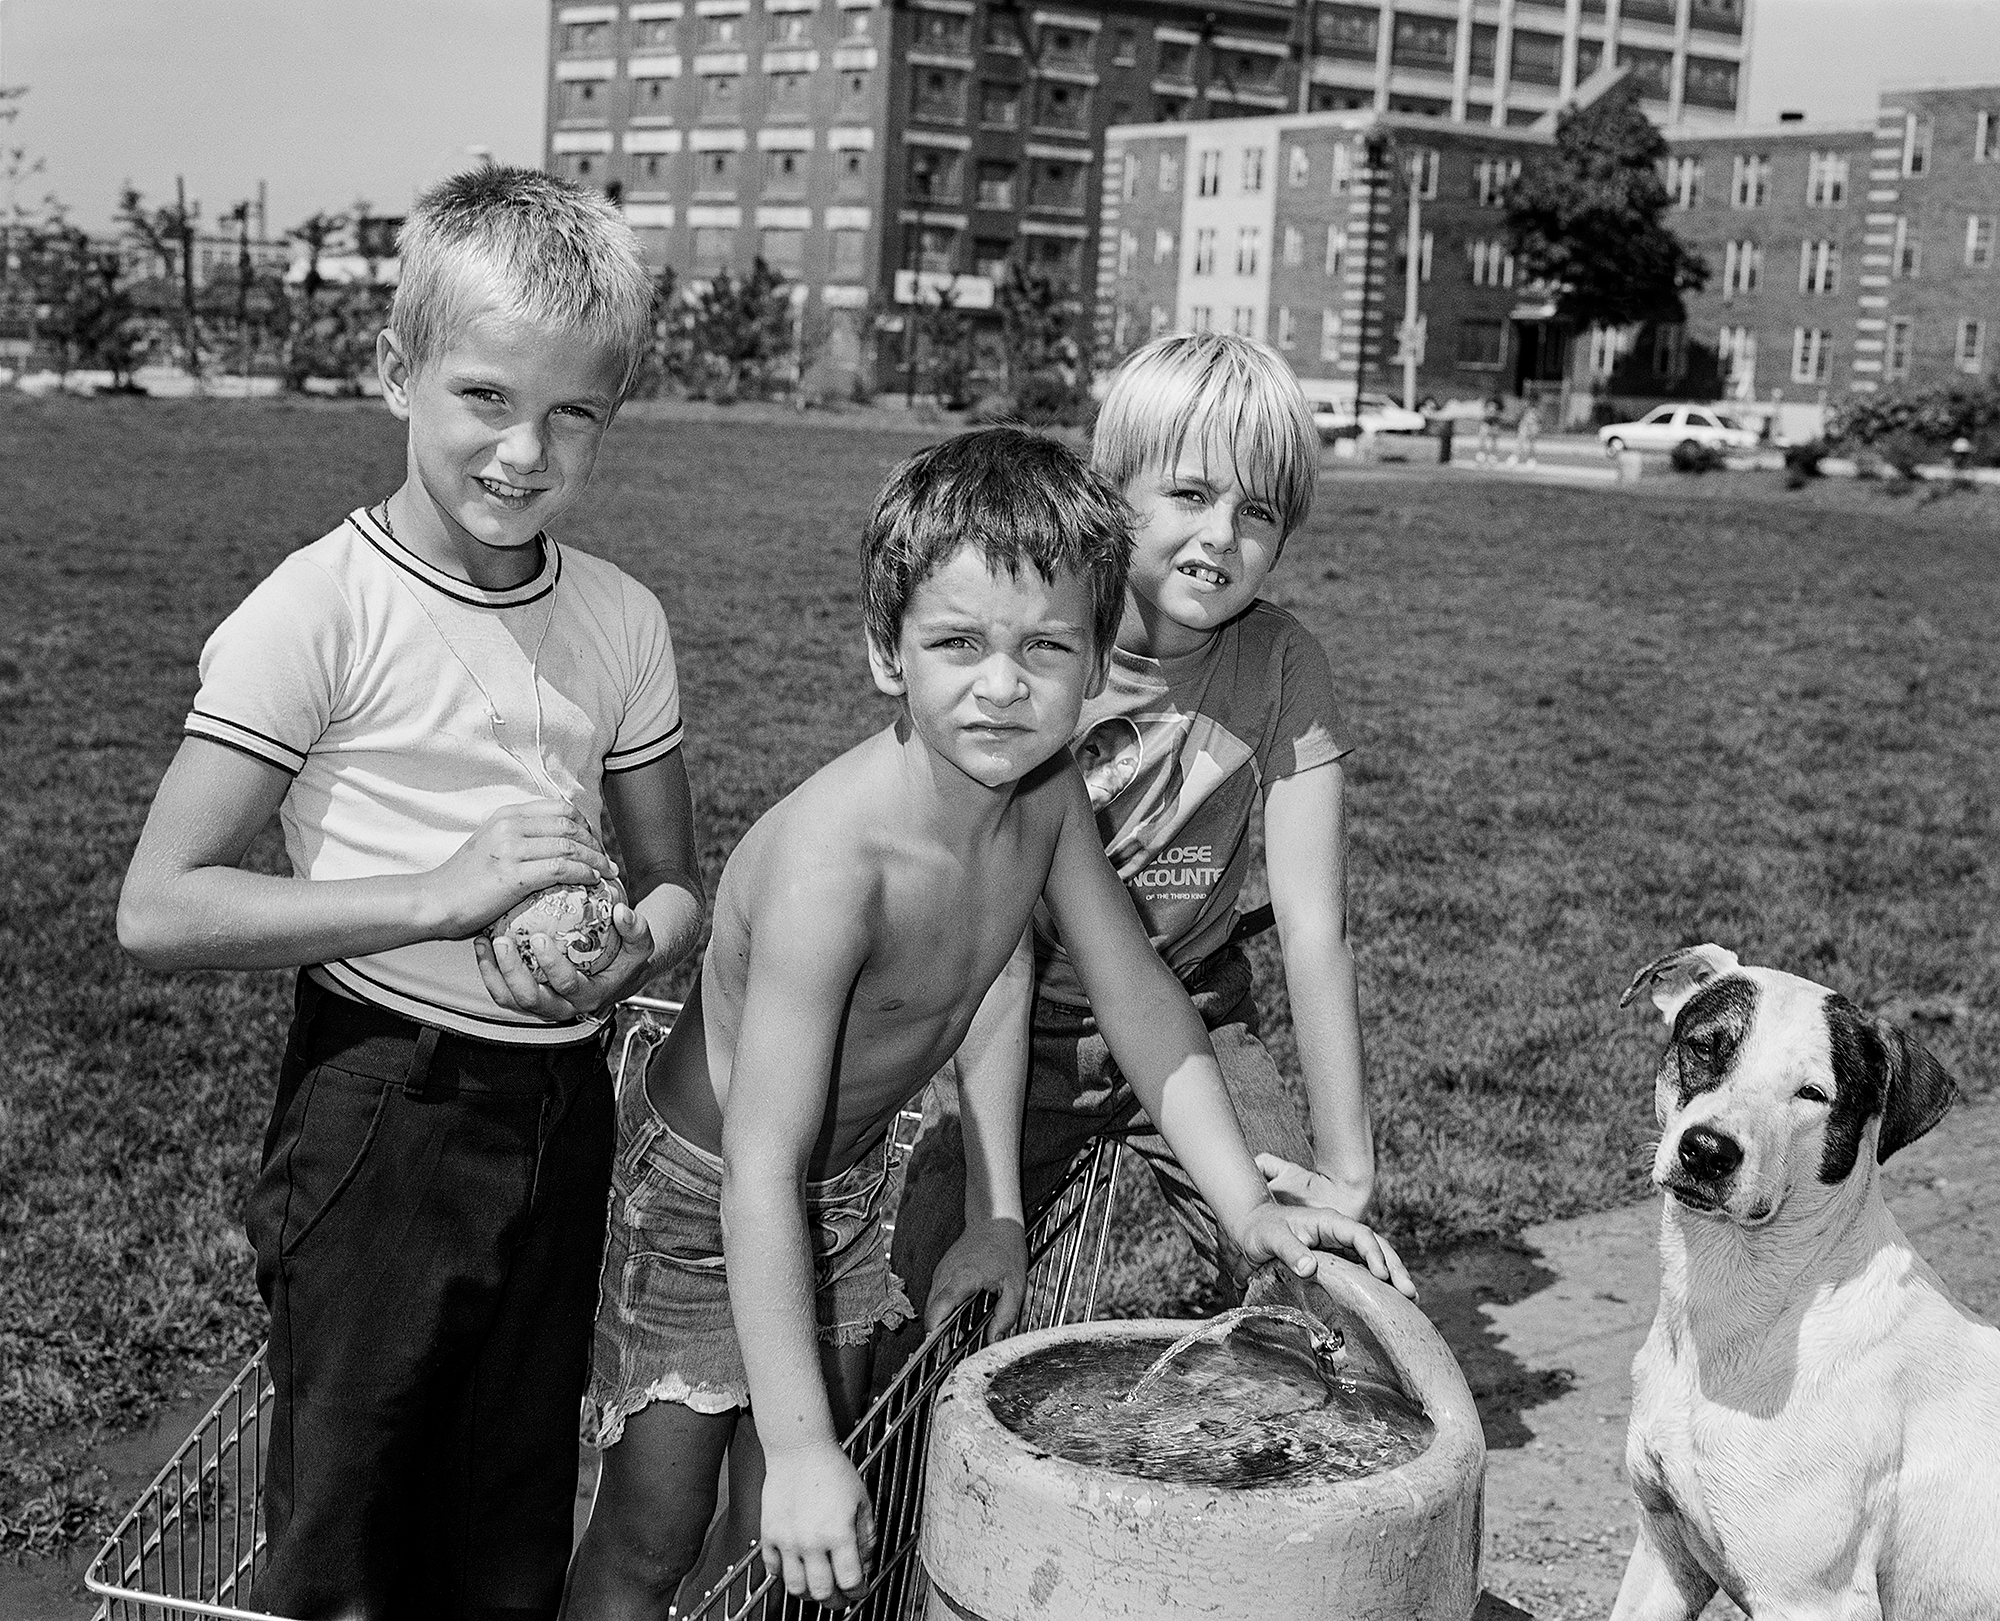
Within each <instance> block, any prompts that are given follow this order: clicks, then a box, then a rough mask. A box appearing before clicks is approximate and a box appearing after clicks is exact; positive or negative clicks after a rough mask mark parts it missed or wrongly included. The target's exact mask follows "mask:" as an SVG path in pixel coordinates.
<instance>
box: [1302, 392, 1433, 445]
mask: <svg viewBox="0 0 2000 1621" xmlns="http://www.w3.org/2000/svg"><path fill="white" fill-rule="evenodd" d="M1312 412H1313V426H1314V427H1316V428H1318V429H1319V436H1320V438H1322V439H1336V438H1338V437H1339V436H1340V435H1341V434H1343V433H1351V432H1353V431H1354V430H1355V429H1356V428H1357V427H1358V428H1359V429H1360V431H1361V432H1363V433H1422V432H1423V431H1424V429H1425V428H1426V427H1427V426H1428V423H1427V422H1426V421H1425V419H1424V414H1423V412H1421V411H1412V410H1409V409H1407V408H1406V407H1404V406H1401V405H1398V404H1397V403H1396V402H1395V401H1394V400H1392V399H1390V398H1389V396H1388V395H1386V394H1364V395H1362V396H1361V414H1360V417H1359V419H1358V420H1357V418H1356V416H1355V412H1354V407H1353V405H1352V404H1351V403H1350V402H1349V401H1347V400H1314V401H1313V402H1312Z"/></svg>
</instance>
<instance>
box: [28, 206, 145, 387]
mask: <svg viewBox="0 0 2000 1621" xmlns="http://www.w3.org/2000/svg"><path fill="white" fill-rule="evenodd" d="M17 241H18V242H19V243H20V244H22V248H23V251H21V252H20V254H19V258H20V261H21V266H20V268H21V272H22V275H23V277H24V278H25V280H26V281H27V283H28V286H29V289H30V296H32V297H33V298H34V300H35V303H36V307H37V310H38V313H39V331H38V334H37V336H38V338H39V339H40V341H42V342H45V343H47V344H49V345H50V346H51V347H53V348H54V350H55V353H56V358H57V361H58V364H59V369H60V370H61V372H62V373H63V374H64V375H67V374H68V373H70V372H72V371H76V370H80V369H83V368H85V367H98V366H101V367H103V368H104V369H105V370H106V371H108V372H110V373H111V383H112V386H113V387H114V388H117V389H129V388H131V387H132V386H133V384H132V371H133V368H134V367H135V366H136V365H137V364H138V357H139V344H138V337H137V332H136V326H137V319H136V318H137V315H138V310H137V307H136V305H135V304H134V303H133V300H132V295H131V292H130V291H129V290H128V289H127V288H126V287H125V285H124V274H125V269H124V265H123V264H122V262H121V261H120V258H119V255H118V252H117V250H116V249H112V248H103V247H99V246H98V245H97V244H95V243H93V242H92V241H91V240H90V237H89V235H88V233H86V232H84V231H82V230H80V229H79V228H78V227H76V226H74V225H72V224H70V223H69V221H68V220H67V219H65V218H64V217H63V214H62V210H61V208H60V207H59V206H57V205H53V204H52V205H51V206H50V209H49V213H48V216H47V218H46V219H44V220H42V221H40V222H38V223H37V224H35V225H33V226H31V227H29V228H28V229H27V230H26V231H25V232H24V233H22V235H21V236H20V237H18V238H17Z"/></svg>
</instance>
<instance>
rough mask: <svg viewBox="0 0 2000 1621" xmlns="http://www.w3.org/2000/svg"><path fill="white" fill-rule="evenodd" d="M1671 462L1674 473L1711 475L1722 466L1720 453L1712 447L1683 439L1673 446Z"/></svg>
mask: <svg viewBox="0 0 2000 1621" xmlns="http://www.w3.org/2000/svg"><path fill="white" fill-rule="evenodd" d="M1672 460H1673V464H1674V471H1675V472H1676V473H1713V472H1715V471H1716V470H1717V469H1718V468H1720V467H1721V466H1722V452H1721V451H1719V450H1717V449H1716V448H1715V446H1713V445H1704V444H1701V443H1700V442H1698V441H1697V440H1693V439H1683V440H1682V441H1681V442H1680V443H1679V444H1677V445H1675V446H1674V454H1673V458H1672Z"/></svg>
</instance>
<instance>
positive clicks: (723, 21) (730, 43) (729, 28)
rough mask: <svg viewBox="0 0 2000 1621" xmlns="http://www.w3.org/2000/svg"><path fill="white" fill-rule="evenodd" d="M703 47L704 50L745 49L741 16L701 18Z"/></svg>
mask: <svg viewBox="0 0 2000 1621" xmlns="http://www.w3.org/2000/svg"><path fill="white" fill-rule="evenodd" d="M701 48H702V49H703V50H704V51H740V50H742V49H743V19H742V18H741V17H704V18H702V20H701Z"/></svg>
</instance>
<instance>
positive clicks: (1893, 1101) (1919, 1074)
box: [1868, 1018, 1958, 1162]
mask: <svg viewBox="0 0 2000 1621" xmlns="http://www.w3.org/2000/svg"><path fill="white" fill-rule="evenodd" d="M1868 1023H1869V1025H1870V1027H1871V1028H1872V1029H1873V1031H1874V1034H1875V1039H1876V1040H1877V1041H1878V1042H1880V1043H1881V1048H1882V1067H1883V1074H1882V1129H1881V1131H1880V1133H1879V1134H1878V1135H1877V1137H1876V1139H1875V1158H1876V1160H1877V1161H1878V1162H1879V1161H1881V1160H1885V1159H1887V1158H1888V1157H1889V1156H1890V1155H1891V1154H1893V1153H1895V1152H1896V1150H1897V1149H1899V1148H1904V1147H1907V1146H1908V1145H1909V1144H1911V1143H1913V1142H1915V1141H1916V1140H1917V1139H1918V1138H1919V1137H1921V1136H1923V1134H1924V1133H1925V1132H1927V1131H1929V1130H1930V1129H1931V1127H1933V1126H1935V1125H1936V1124H1937V1123H1938V1122H1939V1121H1940V1120H1942V1119H1943V1118H1944V1117H1945V1115H1946V1114H1948V1113H1949V1112H1950V1111H1951V1106H1952V1105H1953V1104H1954V1103H1956V1102H1957V1101H1958V1083H1957V1082H1956V1081H1954V1080H1953V1079H1952V1078H1951V1076H1950V1074H1949V1073H1947V1071H1946V1070H1945V1067H1944V1065H1942V1064H1940V1063H1939V1062H1938V1061H1937V1060H1936V1059H1935V1058H1933V1057H1932V1056H1931V1053H1930V1050H1929V1049H1928V1048H1927V1047H1925V1046H1924V1044H1923V1043H1922V1042H1920V1041H1918V1040H1917V1039H1916V1037H1915V1036H1912V1035H1907V1034H1905V1033H1904V1032H1903V1031H1901V1030H1898V1029H1897V1028H1896V1027H1895V1026H1894V1025H1893V1024H1890V1023H1889V1022H1888V1021H1887V1020H1886V1019H1875V1018H1871V1019H1870V1020H1869V1021H1868Z"/></svg>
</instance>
